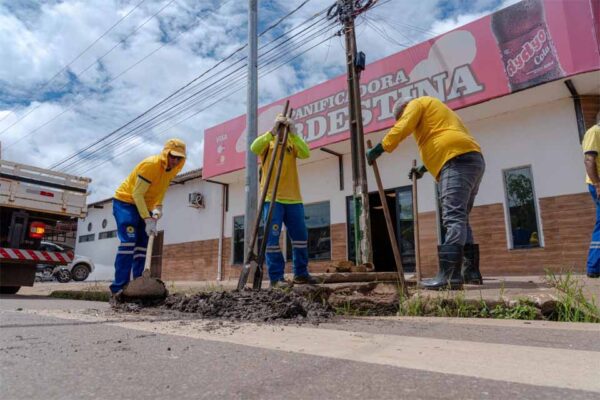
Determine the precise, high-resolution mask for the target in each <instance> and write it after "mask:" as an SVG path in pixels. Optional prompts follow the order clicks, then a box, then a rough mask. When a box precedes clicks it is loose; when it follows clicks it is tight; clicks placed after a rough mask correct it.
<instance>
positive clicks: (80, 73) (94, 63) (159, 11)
mask: <svg viewBox="0 0 600 400" xmlns="http://www.w3.org/2000/svg"><path fill="white" fill-rule="evenodd" d="M174 2H175V0H171V1H169V2H168V3H167V4H165V5H164V6H163V7H162V8H160V9H159V10H158V11H157V12H156V13H154V14H153V15H152V16H150V18H148V19H146V20H145V21H144V22H142V23H141V24H140V25H138V26H137V27H136V28H135V29H134V30H133V31H132V32H131V33H129V34H128V35H127V36H125V38H123V39H122V40H121V41H119V42H118V43H117V44H115V45H114V46H113V47H111V48H110V50H108V51H107V52H105V53H104V54H103V55H102V56H100V57H99V58H97V59H96V60H95V61H94V62H92V63H91V64H90V65H88V66H87V67H86V68H84V69H83V70H82V71H80V72H79V73H77V74H76V75H77V76H78V77H80V76H81V75H83V74H85V73H86V72H87V71H89V69H90V68H91V67H93V66H94V65H96V64H97V63H98V62H100V60H102V59H103V58H104V57H106V56H107V55H109V54H110V53H111V52H112V51H113V50H114V49H116V48H117V47H119V46H120V45H121V44H123V43H125V42H126V40H127V39H129V38H130V37H131V36H132V35H133V34H135V33H136V32H137V31H139V30H140V29H141V28H142V27H143V26H144V25H146V24H147V23H148V22H150V21H151V20H152V19H154V17H156V16H157V15H158V14H160V13H161V12H162V11H163V10H164V9H165V8H167V7H168V6H170V5H171V4H172V3H174ZM68 84H69V82H67V83H65V84H64V85H62V86H61V87H59V88H58V89H57V90H58V91H60V90H62V89H64V88H65V87H66V86H67V85H68ZM43 104H44V103H39V104H38V105H37V106H35V107H33V108H31V109H30V110H28V111H27V112H26V113H25V114H24V115H22V116H21V117H20V118H19V119H17V120H16V121H15V122H13V123H12V124H11V125H9V126H8V127H6V128H4V129H3V130H2V131H0V135H2V134H3V133H5V132H6V131H8V130H9V129H10V128H12V127H13V126H15V125H16V124H18V123H19V122H21V121H22V120H23V119H25V118H26V117H27V116H28V115H29V114H31V113H32V112H34V111H35V110H37V109H38V108H40V107H41V106H42V105H43Z"/></svg>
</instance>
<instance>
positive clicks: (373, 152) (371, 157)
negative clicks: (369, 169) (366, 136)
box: [367, 143, 384, 165]
mask: <svg viewBox="0 0 600 400" xmlns="http://www.w3.org/2000/svg"><path fill="white" fill-rule="evenodd" d="M383 152H384V150H383V146H382V145H381V143H377V145H375V147H373V148H371V149H369V150H367V162H368V163H369V165H372V164H373V161H375V160H377V158H378V157H379V156H380V155H382V154H383Z"/></svg>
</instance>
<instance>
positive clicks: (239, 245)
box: [232, 215, 263, 265]
mask: <svg viewBox="0 0 600 400" xmlns="http://www.w3.org/2000/svg"><path fill="white" fill-rule="evenodd" d="M262 228H263V224H262V221H261V223H260V227H259V230H258V239H257V242H258V244H257V246H258V248H260V244H261V243H262V236H263V232H262ZM232 240H233V246H232V248H233V260H232V264H238V265H240V264H243V263H244V258H245V254H244V216H243V215H240V216H237V217H233V238H232Z"/></svg>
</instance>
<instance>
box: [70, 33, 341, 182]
mask: <svg viewBox="0 0 600 400" xmlns="http://www.w3.org/2000/svg"><path fill="white" fill-rule="evenodd" d="M335 36H336V35H335V34H334V35H332V36H329V37H327V38H326V39H324V40H322V41H321V42H319V43H317V44H315V45H313V46H312V47H310V48H309V49H306V50H305V51H303V52H302V53H300V54H297V55H296V56H294V57H293V58H292V59H291V60H293V59H295V58H297V57H300V56H301V55H303V54H305V53H306V52H309V51H310V50H312V49H314V48H315V47H317V46H319V45H321V44H322V43H324V42H326V41H331V39H333V38H334V37H335ZM291 60H288V62H289V61H291ZM285 64H287V62H284V63H281V64H279V65H277V66H276V67H274V68H273V69H271V70H269V71H267V72H266V73H264V74H262V75H261V76H262V77H264V76H266V75H268V74H269V73H271V72H273V71H275V70H276V69H278V68H280V67H281V66H283V65H285ZM246 86H247V82H243V83H242V84H241V85H238V86H237V87H236V88H234V89H233V90H231V91H230V92H229V93H227V94H226V95H224V96H222V97H220V98H218V99H217V100H215V101H214V102H212V103H210V104H209V105H207V106H206V107H204V108H202V109H200V110H196V111H195V112H194V113H192V114H191V115H189V116H186V117H185V118H183V119H181V120H179V121H177V122H176V123H174V124H173V125H171V126H169V127H168V128H166V129H165V130H163V131H162V132H160V133H158V134H157V135H155V136H159V135H163V134H165V133H167V132H169V131H170V130H171V129H172V128H174V127H175V126H178V125H180V124H181V123H183V122H185V121H187V120H189V119H190V118H192V117H194V116H196V115H197V114H199V113H200V112H202V111H205V110H207V109H209V108H210V107H212V106H214V105H215V104H217V103H219V102H221V101H223V100H225V99H227V98H229V97H230V96H232V95H233V94H235V93H237V92H239V91H240V90H242V89H244V88H245V87H246ZM142 144H144V143H143V142H142V143H137V144H135V145H133V146H131V147H129V148H127V149H124V150H123V151H121V152H120V153H117V154H115V155H113V156H112V157H110V158H107V159H104V160H102V161H100V162H99V163H97V164H94V165H92V166H89V167H88V168H87V169H84V170H82V171H81V172H80V174H81V175H85V174H87V173H88V172H90V171H92V170H94V169H96V168H99V167H100V166H102V165H104V164H105V163H107V162H109V161H113V160H115V159H117V158H119V157H121V156H123V155H125V154H127V153H129V152H130V151H132V150H133V149H135V148H137V147H139V146H141V145H142Z"/></svg>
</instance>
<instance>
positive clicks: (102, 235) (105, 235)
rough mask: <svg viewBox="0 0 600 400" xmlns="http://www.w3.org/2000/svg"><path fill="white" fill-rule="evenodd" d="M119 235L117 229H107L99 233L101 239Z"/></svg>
mask: <svg viewBox="0 0 600 400" xmlns="http://www.w3.org/2000/svg"><path fill="white" fill-rule="evenodd" d="M114 237H117V231H116V229H115V230H114V231H105V232H100V233H99V234H98V240H100V239H110V238H114Z"/></svg>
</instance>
